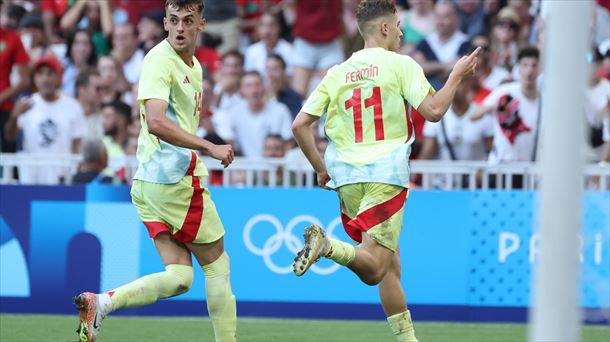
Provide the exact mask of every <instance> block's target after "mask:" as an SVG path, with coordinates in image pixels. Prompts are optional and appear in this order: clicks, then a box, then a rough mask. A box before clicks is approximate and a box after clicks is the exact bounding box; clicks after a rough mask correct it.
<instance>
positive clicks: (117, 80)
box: [97, 55, 131, 103]
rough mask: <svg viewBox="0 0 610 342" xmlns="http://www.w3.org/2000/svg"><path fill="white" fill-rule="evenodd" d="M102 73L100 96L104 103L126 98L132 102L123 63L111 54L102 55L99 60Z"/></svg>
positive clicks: (99, 69) (98, 68)
mask: <svg viewBox="0 0 610 342" xmlns="http://www.w3.org/2000/svg"><path fill="white" fill-rule="evenodd" d="M97 71H98V72H99V74H100V89H99V90H100V97H101V102H102V103H109V102H113V101H115V100H124V101H125V102H128V103H131V92H130V91H129V89H130V88H129V83H128V82H127V80H126V79H125V75H124V74H123V68H122V67H121V63H120V62H119V61H118V60H117V59H116V58H114V57H112V56H111V55H108V56H102V57H101V58H100V59H99V61H98V62H97Z"/></svg>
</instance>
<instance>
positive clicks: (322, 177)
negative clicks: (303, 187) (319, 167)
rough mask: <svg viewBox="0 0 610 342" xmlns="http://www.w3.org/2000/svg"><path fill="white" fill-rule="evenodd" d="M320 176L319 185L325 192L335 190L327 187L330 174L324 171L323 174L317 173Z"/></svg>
mask: <svg viewBox="0 0 610 342" xmlns="http://www.w3.org/2000/svg"><path fill="white" fill-rule="evenodd" d="M317 175H318V185H319V186H320V187H321V188H322V189H325V190H335V189H333V188H330V187H328V186H326V183H328V182H330V176H329V175H328V172H326V171H323V172H317Z"/></svg>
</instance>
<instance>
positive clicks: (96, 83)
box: [76, 70, 104, 139]
mask: <svg viewBox="0 0 610 342" xmlns="http://www.w3.org/2000/svg"><path fill="white" fill-rule="evenodd" d="M99 87H100V74H99V73H98V72H97V71H95V70H86V71H83V72H81V73H80V74H78V77H77V78H76V100H77V101H78V103H79V104H80V105H81V107H82V109H83V112H84V114H85V120H86V121H87V130H86V133H85V136H86V137H87V138H88V139H102V138H103V137H104V126H103V125H102V115H101V113H100V105H101V102H100V93H99Z"/></svg>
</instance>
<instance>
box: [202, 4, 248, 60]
mask: <svg viewBox="0 0 610 342" xmlns="http://www.w3.org/2000/svg"><path fill="white" fill-rule="evenodd" d="M205 19H206V26H205V30H206V32H208V33H209V34H212V35H216V36H219V37H221V43H220V45H219V46H218V53H220V54H221V55H223V56H224V55H225V54H226V53H228V52H229V51H238V49H239V37H240V31H239V17H238V16H237V5H236V4H235V0H223V1H207V2H206V3H205Z"/></svg>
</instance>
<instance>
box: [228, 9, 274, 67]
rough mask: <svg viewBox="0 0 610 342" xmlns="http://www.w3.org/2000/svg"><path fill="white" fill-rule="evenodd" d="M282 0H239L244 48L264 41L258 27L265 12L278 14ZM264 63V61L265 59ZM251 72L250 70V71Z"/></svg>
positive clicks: (241, 40)
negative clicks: (261, 40)
mask: <svg viewBox="0 0 610 342" xmlns="http://www.w3.org/2000/svg"><path fill="white" fill-rule="evenodd" d="M281 2H282V0H237V1H236V3H237V15H238V16H239V27H240V29H241V37H240V45H241V49H240V50H241V51H244V48H245V47H247V46H248V45H250V44H252V42H256V41H258V40H259V39H262V38H261V37H260V36H258V34H259V32H260V31H259V30H257V27H259V25H260V21H261V17H262V16H263V14H264V13H265V12H269V13H276V12H278V10H279V6H278V3H281ZM263 61H264V59H263ZM248 71H250V70H248Z"/></svg>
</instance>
